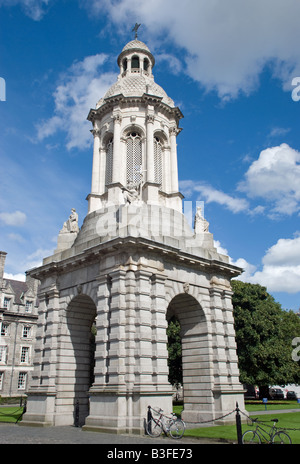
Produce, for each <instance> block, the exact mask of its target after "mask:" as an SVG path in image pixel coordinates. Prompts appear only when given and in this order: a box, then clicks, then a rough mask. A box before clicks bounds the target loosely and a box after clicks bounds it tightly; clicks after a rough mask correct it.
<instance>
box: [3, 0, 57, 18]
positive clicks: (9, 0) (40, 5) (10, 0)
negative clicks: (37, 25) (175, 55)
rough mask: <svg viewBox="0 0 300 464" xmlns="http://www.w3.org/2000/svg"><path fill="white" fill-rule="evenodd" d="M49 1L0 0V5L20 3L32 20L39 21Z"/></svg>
mask: <svg viewBox="0 0 300 464" xmlns="http://www.w3.org/2000/svg"><path fill="white" fill-rule="evenodd" d="M49 3H50V0H0V7H1V6H15V5H21V7H22V8H23V9H24V11H25V14H26V15H27V16H29V17H30V18H31V19H33V20H34V21H40V19H42V17H43V16H44V14H45V13H46V7H47V5H48V4H49Z"/></svg>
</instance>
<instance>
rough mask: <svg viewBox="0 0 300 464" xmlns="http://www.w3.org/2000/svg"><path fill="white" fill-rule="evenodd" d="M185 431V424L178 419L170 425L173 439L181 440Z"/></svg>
mask: <svg viewBox="0 0 300 464" xmlns="http://www.w3.org/2000/svg"><path fill="white" fill-rule="evenodd" d="M184 431H185V423H184V422H183V421H182V420H181V419H177V420H175V421H174V422H173V421H172V423H171V424H170V428H169V432H170V435H171V437H172V438H181V437H182V435H183V434H184Z"/></svg>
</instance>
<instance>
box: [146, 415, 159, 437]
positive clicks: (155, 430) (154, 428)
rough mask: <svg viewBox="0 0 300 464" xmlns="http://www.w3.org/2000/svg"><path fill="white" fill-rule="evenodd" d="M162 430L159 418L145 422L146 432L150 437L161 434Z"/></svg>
mask: <svg viewBox="0 0 300 464" xmlns="http://www.w3.org/2000/svg"><path fill="white" fill-rule="evenodd" d="M162 431H163V427H162V423H161V422H160V421H159V420H156V419H150V420H149V422H147V426H146V432H147V433H148V435H150V437H153V438H156V437H159V436H160V435H161V434H162Z"/></svg>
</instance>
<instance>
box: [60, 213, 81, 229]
mask: <svg viewBox="0 0 300 464" xmlns="http://www.w3.org/2000/svg"><path fill="white" fill-rule="evenodd" d="M69 232H70V233H78V232H79V227H78V214H77V213H76V209H74V208H72V209H71V214H70V216H69V219H68V220H67V221H66V222H64V225H63V228H62V229H61V231H60V232H59V233H60V234H66V233H69Z"/></svg>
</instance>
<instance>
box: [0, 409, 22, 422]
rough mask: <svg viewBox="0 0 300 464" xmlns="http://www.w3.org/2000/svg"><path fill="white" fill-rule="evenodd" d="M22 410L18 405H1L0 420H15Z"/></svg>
mask: <svg viewBox="0 0 300 464" xmlns="http://www.w3.org/2000/svg"><path fill="white" fill-rule="evenodd" d="M22 411H23V408H20V407H19V406H3V407H1V408H0V422H16V421H17V419H18V418H19V417H20V415H21V413H22Z"/></svg>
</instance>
